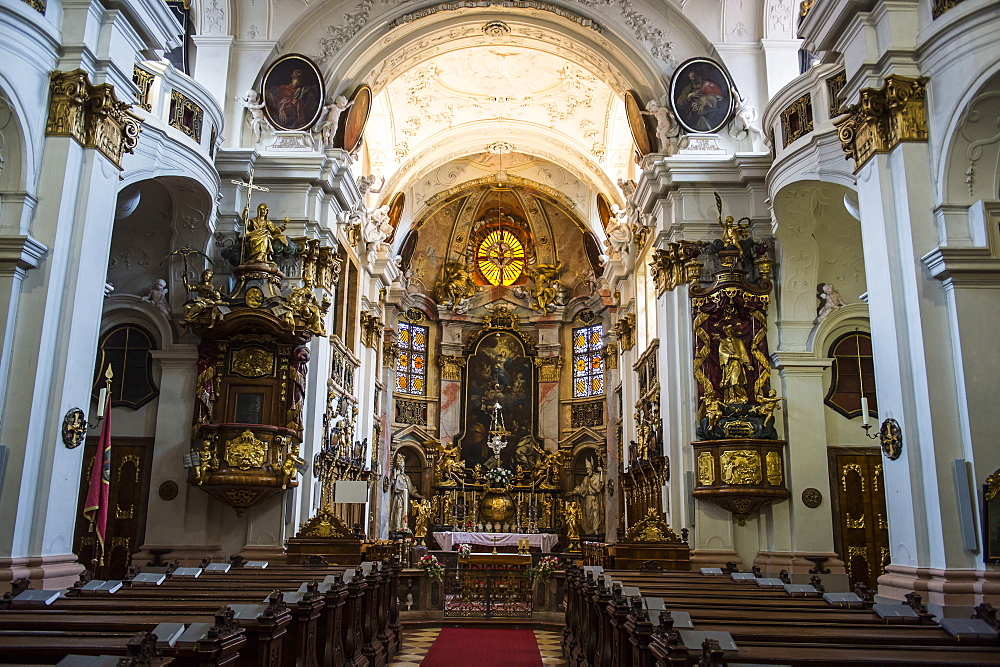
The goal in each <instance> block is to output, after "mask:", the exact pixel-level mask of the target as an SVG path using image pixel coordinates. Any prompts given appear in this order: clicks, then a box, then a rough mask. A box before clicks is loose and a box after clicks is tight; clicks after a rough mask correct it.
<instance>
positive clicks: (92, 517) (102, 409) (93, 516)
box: [83, 364, 114, 567]
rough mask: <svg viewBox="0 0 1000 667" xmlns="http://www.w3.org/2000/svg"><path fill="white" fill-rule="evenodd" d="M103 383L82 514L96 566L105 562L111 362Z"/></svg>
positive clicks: (108, 494) (109, 467)
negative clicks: (91, 537)
mask: <svg viewBox="0 0 1000 667" xmlns="http://www.w3.org/2000/svg"><path fill="white" fill-rule="evenodd" d="M104 378H105V380H104V386H103V387H101V392H100V396H99V399H98V401H99V403H98V406H97V418H98V421H100V422H101V437H100V439H99V440H98V442H97V450H96V452H95V454H94V465H93V466H92V467H91V470H90V485H89V487H88V489H87V502H86V504H85V505H84V509H83V515H84V517H86V519H87V520H88V521H90V532H96V533H97V535H96V537H97V539H96V540H95V542H94V545H95V549H96V550H97V558H96V559H95V560H97V562H98V565H99V566H102V567H103V566H104V537H105V534H106V532H107V526H108V504H109V496H110V483H111V381H112V379H113V378H114V373H113V372H112V371H111V364H108V367H107V369H106V370H105V372H104Z"/></svg>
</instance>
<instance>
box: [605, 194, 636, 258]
mask: <svg viewBox="0 0 1000 667" xmlns="http://www.w3.org/2000/svg"><path fill="white" fill-rule="evenodd" d="M625 217H626V213H625V211H623V210H622V209H621V207H620V206H618V204H612V205H611V219H610V220H608V228H607V229H606V230H605V232H606V233H607V235H608V240H607V241H606V242H605V245H606V246H607V247H608V255H610V256H611V258H612V259H616V258H618V257H623V256H625V255H627V254H628V246H629V244H630V243H632V227H631V226H630V225H629V224H628V221H626V220H625Z"/></svg>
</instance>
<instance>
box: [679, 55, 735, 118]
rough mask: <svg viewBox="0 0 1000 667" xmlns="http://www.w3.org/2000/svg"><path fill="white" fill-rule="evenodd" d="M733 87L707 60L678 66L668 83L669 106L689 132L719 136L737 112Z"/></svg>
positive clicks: (717, 67) (713, 62)
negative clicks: (718, 133)
mask: <svg viewBox="0 0 1000 667" xmlns="http://www.w3.org/2000/svg"><path fill="white" fill-rule="evenodd" d="M734 88H735V87H734V86H733V81H732V79H730V78H729V74H727V73H726V70H724V69H723V68H722V66H721V65H719V63H717V62H715V61H714V60H710V59H709V58H691V59H690V60H685V61H684V62H683V63H681V65H680V67H678V68H677V71H676V72H674V77H673V79H671V80H670V106H671V108H672V109H673V112H674V115H676V116H677V120H678V121H679V122H680V124H681V125H683V126H684V129H686V130H687V131H688V132H695V133H700V134H711V133H714V132H718V131H719V130H721V129H722V128H723V127H725V126H726V123H728V122H729V121H730V119H731V118H732V117H733V112H734V111H735V109H736V99H735V95H734Z"/></svg>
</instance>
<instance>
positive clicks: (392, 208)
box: [386, 192, 406, 242]
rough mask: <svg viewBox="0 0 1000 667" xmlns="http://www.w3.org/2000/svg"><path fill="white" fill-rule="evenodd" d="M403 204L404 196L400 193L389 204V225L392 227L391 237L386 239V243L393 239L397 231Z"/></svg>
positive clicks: (404, 201) (404, 202)
mask: <svg viewBox="0 0 1000 667" xmlns="http://www.w3.org/2000/svg"><path fill="white" fill-rule="evenodd" d="M405 204H406V195H404V194H403V193H402V192H399V193H397V194H396V196H394V197H393V198H392V200H391V201H390V202H389V224H390V225H392V235H391V236H390V237H389V238H387V239H386V242H389V241H391V240H392V239H393V238H395V236H396V230H397V229H399V221H400V219H401V218H402V217H403V206H404V205H405Z"/></svg>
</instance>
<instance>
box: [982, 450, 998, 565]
mask: <svg viewBox="0 0 1000 667" xmlns="http://www.w3.org/2000/svg"><path fill="white" fill-rule="evenodd" d="M983 561H984V562H986V563H988V564H993V565H1000V470H997V471H996V472H994V473H993V474H992V475H990V476H989V477H987V478H986V483H985V484H983Z"/></svg>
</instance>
